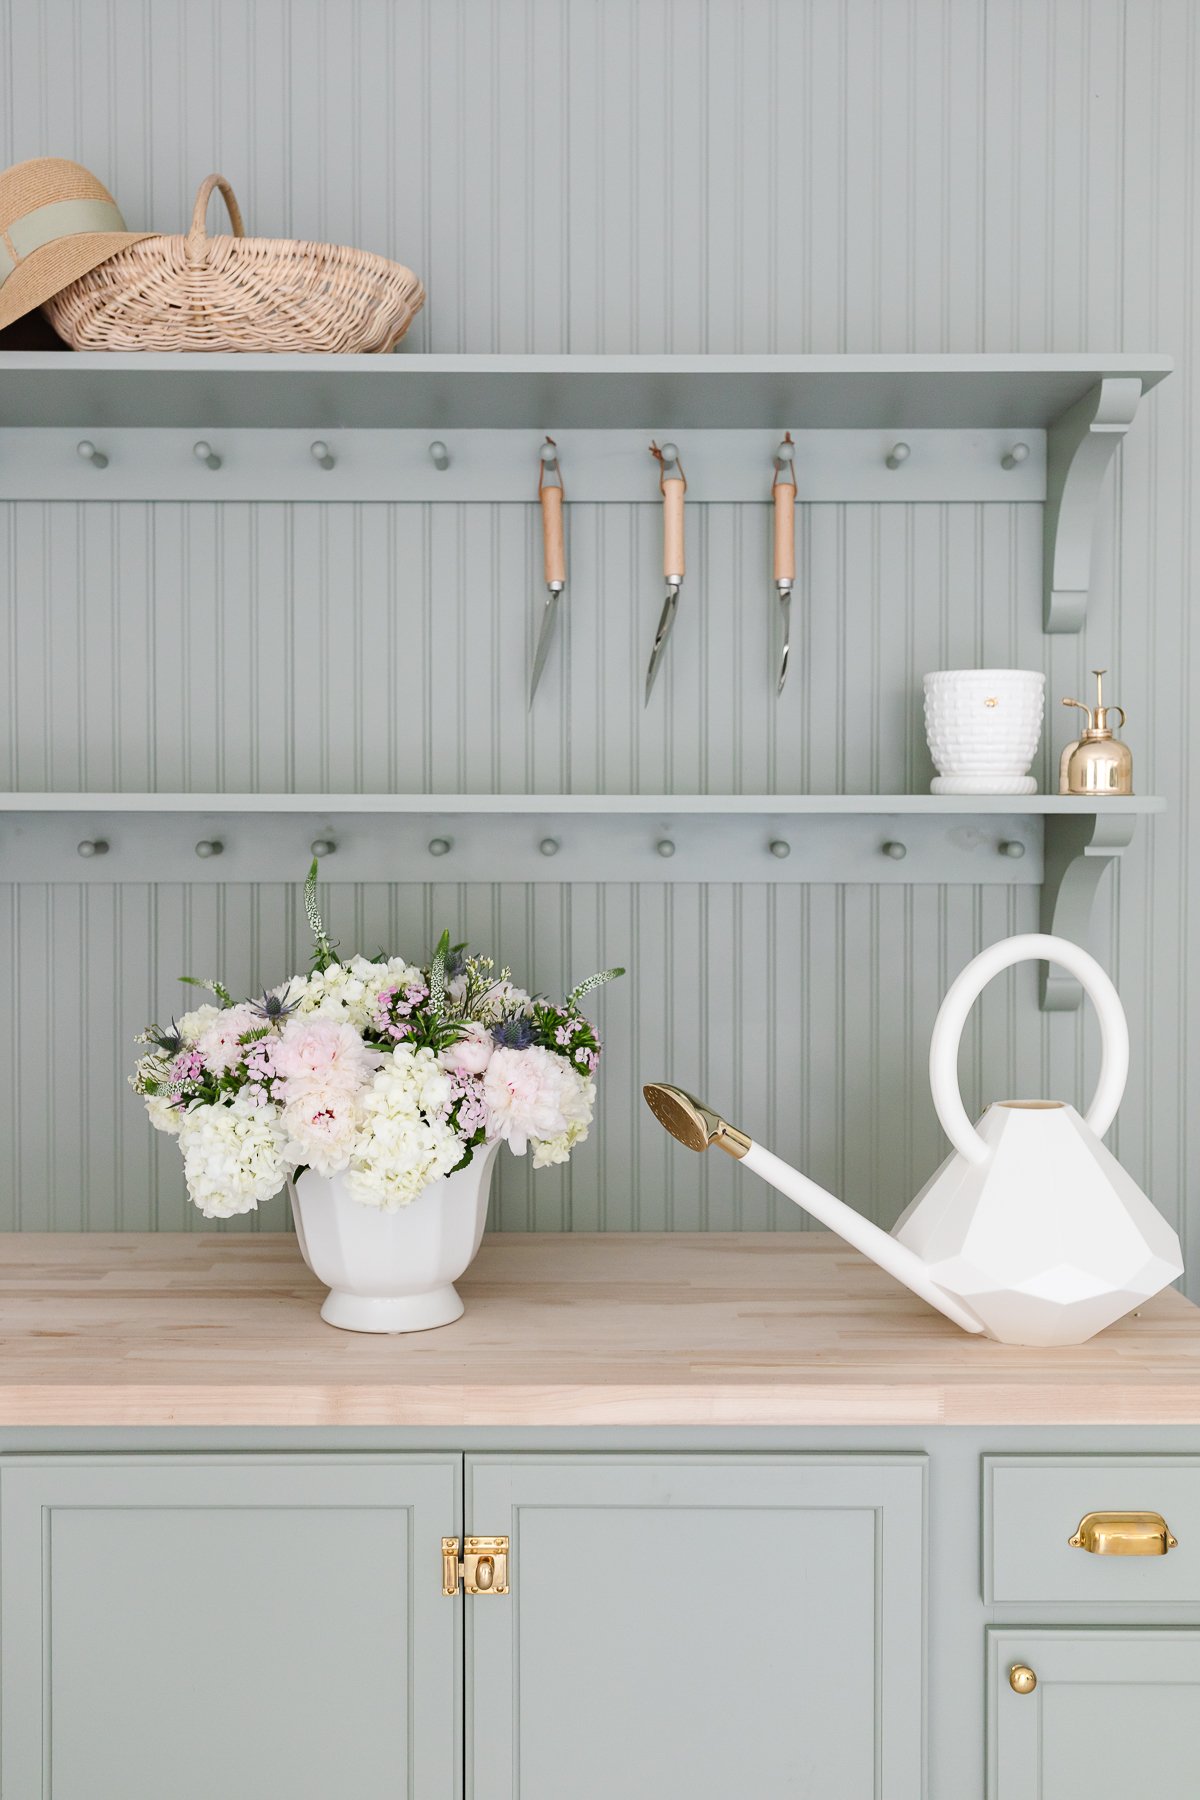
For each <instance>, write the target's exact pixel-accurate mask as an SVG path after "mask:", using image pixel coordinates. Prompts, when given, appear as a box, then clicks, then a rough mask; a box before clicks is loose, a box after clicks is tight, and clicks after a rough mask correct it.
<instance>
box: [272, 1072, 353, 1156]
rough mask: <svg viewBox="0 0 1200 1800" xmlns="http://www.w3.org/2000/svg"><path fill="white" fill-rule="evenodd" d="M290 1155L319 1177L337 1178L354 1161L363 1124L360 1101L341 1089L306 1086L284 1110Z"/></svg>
mask: <svg viewBox="0 0 1200 1800" xmlns="http://www.w3.org/2000/svg"><path fill="white" fill-rule="evenodd" d="M282 1123H283V1127H284V1130H285V1131H286V1132H287V1133H288V1155H289V1156H292V1157H293V1158H294V1159H295V1160H296V1162H302V1163H306V1164H307V1165H308V1166H309V1168H312V1169H315V1170H316V1172H317V1174H318V1175H336V1174H337V1173H338V1171H339V1170H341V1169H344V1168H345V1167H346V1166H347V1164H348V1163H349V1161H350V1153H351V1151H352V1149H353V1148H354V1142H355V1137H356V1134H357V1131H358V1127H359V1124H360V1123H361V1119H360V1114H359V1108H358V1102H357V1100H356V1099H355V1097H354V1096H353V1095H352V1094H348V1093H347V1092H345V1090H344V1089H341V1088H336V1087H334V1088H319V1087H317V1086H315V1085H314V1086H305V1087H304V1090H303V1092H302V1093H300V1094H298V1095H297V1096H296V1098H295V1099H290V1100H289V1102H288V1104H287V1105H286V1106H285V1107H284V1109H283V1117H282Z"/></svg>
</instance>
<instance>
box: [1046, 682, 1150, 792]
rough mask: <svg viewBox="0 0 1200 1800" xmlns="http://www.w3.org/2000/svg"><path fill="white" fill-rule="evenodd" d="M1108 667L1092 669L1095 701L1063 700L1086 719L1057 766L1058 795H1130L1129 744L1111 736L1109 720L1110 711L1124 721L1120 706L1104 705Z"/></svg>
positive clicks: (1065, 704)
mask: <svg viewBox="0 0 1200 1800" xmlns="http://www.w3.org/2000/svg"><path fill="white" fill-rule="evenodd" d="M1107 673H1108V670H1107V669H1093V670H1092V674H1093V675H1094V676H1095V677H1096V704H1095V706H1085V705H1084V703H1083V701H1082V700H1064V701H1063V705H1064V706H1077V707H1078V708H1079V710H1080V712H1081V713H1084V714H1085V715H1086V718H1087V725H1086V726H1085V728H1084V731H1083V735H1082V736H1081V737H1077V738H1076V739H1075V742H1074V743H1073V744H1068V745H1067V747H1066V749H1065V750H1064V751H1063V753H1062V758H1061V760H1060V762H1059V765H1058V791H1059V793H1060V794H1087V795H1089V796H1091V797H1093V798H1094V797H1096V796H1097V795H1103V794H1132V792H1133V755H1132V753H1131V751H1130V749H1129V745H1128V744H1122V743H1121V742H1120V741H1119V740H1118V739H1117V738H1115V737H1114V736H1113V728H1112V725H1111V724H1110V723H1109V720H1110V718H1111V715H1112V714H1113V713H1120V715H1121V724H1122V725H1124V723H1125V708H1124V707H1123V706H1105V704H1104V677H1105V676H1106V675H1107Z"/></svg>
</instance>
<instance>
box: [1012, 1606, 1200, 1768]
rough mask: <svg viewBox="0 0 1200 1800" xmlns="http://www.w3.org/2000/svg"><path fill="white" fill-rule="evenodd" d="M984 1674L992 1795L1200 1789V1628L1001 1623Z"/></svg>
mask: <svg viewBox="0 0 1200 1800" xmlns="http://www.w3.org/2000/svg"><path fill="white" fill-rule="evenodd" d="M1014 1669H1016V1670H1018V1671H1023V1670H1027V1669H1028V1670H1032V1672H1033V1674H1034V1676H1036V1681H1037V1684H1036V1686H1035V1687H1033V1688H1032V1690H1031V1691H1029V1692H1024V1693H1022V1692H1017V1691H1015V1689H1014V1687H1013V1678H1012V1671H1013V1670H1014ZM1017 1679H1018V1681H1020V1679H1021V1677H1020V1675H1018V1677H1017ZM1025 1680H1026V1682H1028V1676H1026V1677H1025ZM988 1682H989V1696H988V1709H989V1722H988V1723H989V1729H988V1800H1085V1797H1086V1800H1129V1797H1130V1796H1131V1795H1144V1796H1146V1800H1195V1797H1196V1794H1197V1792H1198V1791H1200V1631H1187V1630H1168V1629H1164V1630H1154V1629H1145V1630H1138V1629H1136V1628H1135V1627H1130V1628H1128V1629H1126V1628H1119V1629H1108V1630H1106V1629H1105V1628H1103V1627H1101V1626H1097V1627H1094V1628H1092V1629H1088V1630H1070V1629H1062V1630H1056V1629H1053V1628H1050V1627H1047V1628H1046V1629H1044V1630H1034V1631H1018V1630H1012V1629H1008V1628H1005V1629H1003V1630H993V1631H989V1633H988Z"/></svg>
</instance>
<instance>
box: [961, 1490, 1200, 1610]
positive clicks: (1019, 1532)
mask: <svg viewBox="0 0 1200 1800" xmlns="http://www.w3.org/2000/svg"><path fill="white" fill-rule="evenodd" d="M1107 1512H1116V1513H1121V1512H1125V1513H1129V1512H1152V1513H1159V1514H1161V1515H1162V1517H1163V1519H1164V1520H1165V1521H1166V1524H1167V1527H1168V1529H1169V1530H1170V1532H1171V1534H1172V1535H1173V1536H1174V1537H1175V1538H1176V1539H1177V1540H1178V1541H1177V1544H1176V1546H1175V1547H1173V1548H1171V1549H1170V1550H1168V1552H1167V1553H1166V1555H1114V1554H1107V1553H1099V1552H1097V1551H1092V1550H1087V1549H1083V1548H1079V1547H1076V1546H1073V1545H1072V1544H1071V1542H1070V1539H1071V1538H1072V1537H1073V1536H1074V1535H1075V1533H1076V1531H1077V1529H1078V1527H1079V1525H1080V1522H1081V1521H1082V1520H1083V1519H1084V1518H1085V1517H1086V1515H1087V1514H1088V1513H1107ZM983 1597H984V1599H985V1600H986V1601H989V1602H990V1603H992V1604H994V1605H997V1606H1036V1605H1044V1606H1058V1605H1069V1606H1103V1607H1108V1608H1112V1607H1118V1608H1120V1607H1128V1608H1130V1609H1131V1610H1134V1609H1138V1608H1145V1607H1147V1606H1162V1605H1167V1606H1178V1607H1192V1608H1200V1457H1195V1456H1062V1457H1055V1456H985V1457H984V1459H983Z"/></svg>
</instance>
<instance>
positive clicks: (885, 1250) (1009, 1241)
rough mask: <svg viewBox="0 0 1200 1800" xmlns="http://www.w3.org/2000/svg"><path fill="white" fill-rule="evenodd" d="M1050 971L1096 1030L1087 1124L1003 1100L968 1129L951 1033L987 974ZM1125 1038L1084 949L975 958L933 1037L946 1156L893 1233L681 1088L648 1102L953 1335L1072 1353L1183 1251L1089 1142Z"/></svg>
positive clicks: (1162, 1277)
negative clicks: (741, 1164)
mask: <svg viewBox="0 0 1200 1800" xmlns="http://www.w3.org/2000/svg"><path fill="white" fill-rule="evenodd" d="M1027 960H1045V961H1049V962H1054V963H1058V964H1059V965H1061V966H1062V967H1063V968H1065V969H1067V970H1068V971H1069V973H1071V974H1072V975H1074V976H1075V977H1076V978H1077V979H1078V980H1079V981H1080V982H1081V983H1082V984H1083V987H1084V989H1085V991H1086V992H1087V993H1088V995H1089V997H1090V998H1091V1000H1092V1002H1093V1004H1094V1005H1095V1008H1096V1011H1097V1014H1098V1016H1099V1020H1100V1032H1101V1044H1102V1054H1101V1065H1100V1079H1099V1082H1098V1083H1097V1086H1096V1092H1095V1095H1094V1096H1093V1099H1092V1102H1091V1105H1090V1106H1089V1107H1088V1110H1087V1113H1086V1115H1085V1116H1084V1117H1082V1118H1081V1117H1080V1115H1079V1114H1078V1113H1077V1112H1076V1110H1075V1108H1074V1107H1073V1106H1068V1105H1066V1104H1065V1103H1062V1102H1059V1101H1053V1100H1052V1101H1041V1100H1032V1101H1030V1100H1022V1101H1000V1102H998V1103H996V1104H994V1105H992V1106H990V1107H989V1108H988V1109H987V1111H986V1112H985V1113H984V1115H983V1118H982V1119H981V1120H980V1122H979V1125H978V1128H976V1127H975V1126H973V1125H972V1123H971V1121H970V1119H969V1118H968V1117H967V1113H966V1111H965V1109H964V1107H963V1103H962V1097H961V1095H960V1093H959V1089H958V1047H959V1041H960V1038H961V1036H962V1029H963V1025H964V1024H965V1022H966V1018H967V1014H968V1013H969V1012H970V1009H971V1007H972V1005H973V1004H974V1002H975V1000H976V998H977V997H978V995H979V993H980V992H981V990H982V989H983V987H984V986H985V985H986V983H987V982H989V981H990V980H991V978H992V976H993V975H996V974H998V973H999V972H1000V971H1001V970H1002V969H1006V968H1009V967H1011V966H1012V964H1013V963H1017V962H1024V961H1027ZM1128 1064H1129V1033H1128V1028H1127V1026H1126V1023H1125V1014H1124V1012H1123V1010H1122V1007H1121V1002H1120V1000H1119V999H1118V997H1117V991H1116V989H1115V988H1114V987H1113V984H1112V982H1111V981H1110V980H1109V979H1108V976H1107V975H1106V974H1105V973H1104V971H1103V969H1101V967H1100V965H1099V963H1097V962H1096V961H1095V960H1094V959H1093V958H1092V957H1090V956H1089V955H1088V954H1087V953H1086V951H1084V950H1081V949H1080V948H1079V947H1078V945H1076V944H1072V943H1069V942H1068V941H1067V940H1066V939H1065V938H1055V937H1050V936H1047V935H1044V934H1040V933H1030V934H1028V935H1026V936H1022V937H1013V938H1006V939H1004V940H1003V941H1002V942H1001V943H998V944H993V945H992V946H991V947H990V949H988V950H985V951H983V952H982V954H981V955H979V956H977V957H976V958H975V959H974V961H973V962H971V963H968V965H967V967H966V968H965V969H964V970H963V971H962V973H961V974H960V975H959V977H958V979H957V980H956V981H955V982H954V983H953V984H952V985H951V988H950V991H949V992H948V993H947V995H946V998H945V1000H944V1001H943V1002H942V1006H941V1009H940V1011H939V1012H938V1016H937V1020H936V1022H935V1025H934V1029H933V1038H932V1041H931V1044H930V1052H929V1070H930V1083H931V1086H932V1089H933V1100H934V1105H935V1107H936V1109H937V1115H938V1118H939V1119H940V1121H941V1123H942V1127H943V1129H944V1130H945V1132H946V1135H947V1136H948V1137H949V1139H950V1141H951V1143H952V1144H953V1145H954V1149H953V1151H952V1153H951V1155H950V1156H949V1157H948V1158H947V1159H946V1161H945V1162H944V1163H943V1164H942V1166H941V1167H940V1168H939V1169H938V1170H937V1171H936V1172H935V1173H934V1174H933V1175H932V1176H931V1177H930V1179H929V1181H928V1182H927V1183H926V1184H925V1186H924V1188H922V1190H921V1192H920V1193H919V1194H918V1195H917V1197H916V1199H915V1200H914V1201H913V1202H912V1203H911V1205H910V1206H909V1207H908V1208H907V1210H906V1211H905V1212H904V1214H903V1215H902V1216H901V1218H900V1220H899V1221H898V1223H897V1225H896V1228H895V1231H894V1233H892V1234H889V1233H887V1232H885V1231H881V1230H880V1229H879V1227H878V1226H877V1225H873V1224H872V1223H871V1221H870V1220H869V1219H865V1218H863V1216H862V1214H861V1213H858V1212H855V1211H854V1210H853V1208H851V1207H848V1206H846V1205H844V1203H843V1202H842V1201H840V1200H837V1199H835V1198H834V1196H833V1195H832V1194H828V1193H826V1192H825V1190H824V1189H823V1188H820V1187H818V1186H817V1184H816V1183H815V1182H813V1181H810V1180H809V1179H808V1177H807V1176H805V1175H802V1174H800V1172H799V1170H797V1169H793V1168H792V1167H791V1166H790V1165H789V1164H788V1163H785V1162H783V1161H781V1160H780V1158H779V1157H777V1156H773V1155H772V1154H771V1152H770V1151H768V1150H764V1149H763V1148H762V1147H761V1146H760V1145H758V1144H755V1143H752V1142H751V1140H750V1139H749V1138H748V1137H746V1136H745V1134H744V1133H742V1132H740V1131H737V1130H736V1129H735V1128H734V1127H732V1126H729V1125H727V1124H726V1123H725V1121H724V1120H722V1119H720V1118H719V1117H718V1115H717V1114H715V1113H713V1112H711V1111H710V1110H709V1109H708V1108H707V1107H705V1106H704V1105H703V1104H702V1103H701V1102H699V1101H696V1100H693V1099H692V1097H691V1096H690V1095H688V1094H685V1093H684V1092H683V1091H682V1090H681V1089H679V1088H674V1087H671V1086H669V1085H667V1084H665V1083H652V1084H651V1085H650V1086H648V1087H647V1088H646V1090H645V1093H646V1099H647V1101H648V1102H649V1104H650V1107H651V1109H652V1111H653V1112H654V1113H655V1116H656V1117H657V1118H658V1119H659V1120H660V1121H661V1123H662V1124H663V1125H665V1126H666V1128H667V1130H668V1131H670V1132H671V1133H672V1134H673V1135H674V1136H675V1137H677V1138H679V1139H680V1141H681V1142H683V1143H685V1144H687V1145H688V1146H689V1147H690V1148H691V1149H695V1150H700V1149H706V1148H707V1147H708V1145H709V1144H714V1143H715V1144H719V1145H720V1146H721V1148H722V1149H725V1150H727V1151H729V1153H730V1154H731V1155H733V1156H736V1157H738V1158H739V1159H742V1160H744V1161H745V1163H746V1166H747V1167H748V1168H750V1169H753V1170H754V1171H755V1173H756V1174H759V1175H761V1176H762V1178H763V1179H764V1180H765V1181H768V1182H770V1184H771V1185H772V1186H773V1187H775V1188H778V1190H779V1191H780V1192H781V1193H783V1194H786V1195H787V1197H788V1198H789V1199H790V1200H794V1201H795V1202H796V1204H797V1205H799V1206H803V1207H804V1208H805V1209H806V1210H807V1211H809V1212H811V1213H812V1214H813V1215H814V1217H816V1218H818V1219H819V1220H820V1221H821V1222H822V1223H823V1224H825V1225H828V1226H829V1227H830V1229H831V1230H833V1231H836V1232H838V1233H839V1234H840V1235H841V1236H842V1237H843V1238H845V1239H846V1241H847V1242H848V1243H850V1244H853V1245H854V1246H855V1248H856V1249H859V1250H861V1251H862V1252H863V1254H864V1255H865V1256H869V1257H870V1258H871V1260H872V1261H873V1262H876V1263H878V1264H879V1266H880V1268H882V1269H885V1270H887V1272H888V1273H889V1274H891V1275H894V1276H895V1277H896V1279H897V1280H898V1281H901V1282H903V1283H904V1285H905V1286H906V1287H908V1288H910V1289H911V1290H912V1291H913V1292H914V1293H915V1294H918V1295H920V1297H921V1298H922V1299H924V1300H926V1301H928V1303H929V1304H930V1305H931V1306H934V1307H936V1308H937V1310H938V1311H939V1312H941V1313H944V1314H945V1315H946V1317H947V1318H950V1319H952V1320H953V1321H954V1322H955V1324H957V1325H959V1326H961V1327H962V1329H963V1330H964V1331H969V1332H973V1333H977V1334H978V1333H981V1332H985V1333H986V1334H987V1336H989V1337H992V1338H995V1339H997V1340H998V1341H999V1342H1001V1343H1006V1344H1081V1343H1084V1342H1086V1340H1087V1339H1088V1338H1090V1337H1093V1336H1094V1335H1095V1333H1096V1332H1097V1331H1101V1330H1103V1329H1104V1327H1105V1326H1106V1325H1111V1324H1112V1323H1113V1322H1114V1321H1115V1320H1116V1319H1119V1318H1121V1317H1123V1315H1124V1314H1125V1313H1127V1312H1129V1311H1131V1310H1132V1309H1133V1308H1134V1307H1136V1306H1138V1305H1139V1304H1140V1303H1141V1302H1142V1301H1143V1300H1147V1299H1149V1298H1150V1296H1151V1295H1152V1294H1156V1293H1158V1291H1159V1289H1160V1288H1164V1287H1166V1286H1167V1285H1168V1283H1170V1282H1172V1281H1174V1279H1175V1278H1176V1276H1177V1275H1180V1274H1182V1272H1183V1262H1182V1259H1181V1256H1180V1252H1179V1240H1178V1238H1177V1237H1176V1235H1175V1233H1174V1232H1173V1231H1172V1230H1171V1227H1170V1226H1169V1225H1168V1224H1167V1222H1166V1220H1165V1219H1164V1218H1163V1217H1162V1216H1161V1214H1159V1213H1158V1212H1157V1211H1156V1210H1155V1208H1154V1207H1153V1206H1152V1205H1151V1203H1150V1201H1149V1200H1148V1199H1147V1198H1146V1196H1145V1194H1143V1193H1142V1192H1141V1190H1140V1188H1138V1186H1137V1184H1136V1183H1135V1182H1134V1181H1133V1180H1132V1179H1131V1177H1130V1176H1129V1175H1127V1174H1126V1172H1125V1170H1124V1169H1122V1167H1121V1165H1120V1164H1119V1163H1118V1162H1117V1160H1116V1158H1115V1157H1114V1156H1112V1155H1111V1154H1110V1152H1109V1151H1108V1150H1106V1149H1105V1147H1104V1145H1103V1144H1102V1143H1101V1142H1100V1139H1101V1136H1102V1135H1103V1133H1104V1132H1105V1131H1107V1130H1108V1127H1109V1125H1110V1124H1111V1123H1112V1120H1113V1116H1114V1114H1115V1113H1116V1110H1117V1107H1118V1105H1119V1104H1120V1100H1121V1095H1122V1093H1123V1091H1124V1087H1125V1076H1126V1072H1127V1069H1128Z"/></svg>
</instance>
